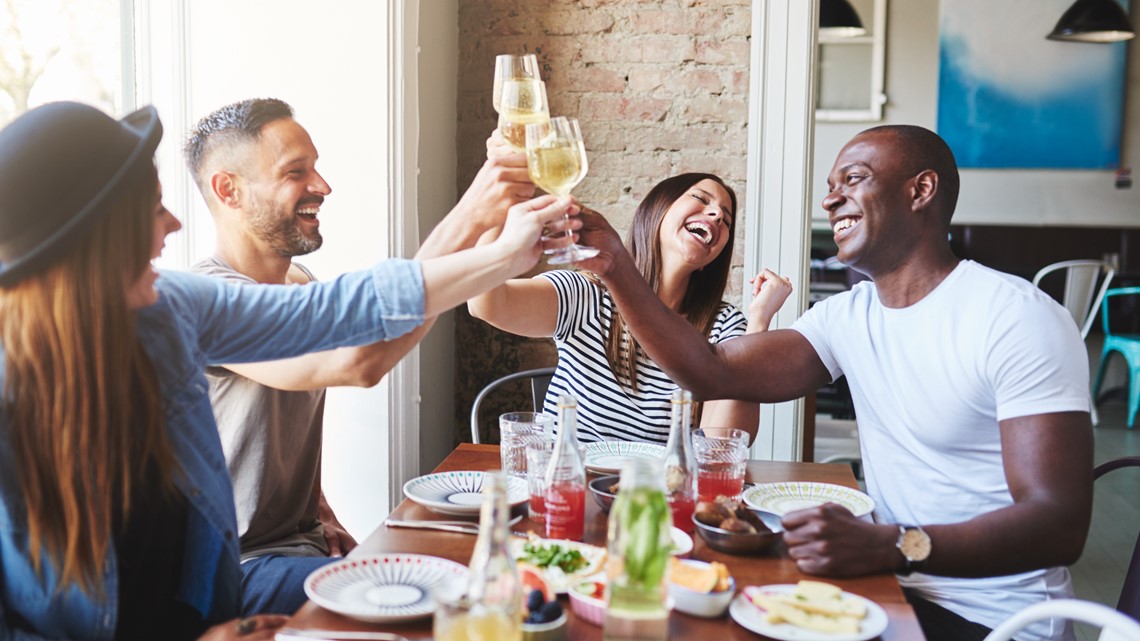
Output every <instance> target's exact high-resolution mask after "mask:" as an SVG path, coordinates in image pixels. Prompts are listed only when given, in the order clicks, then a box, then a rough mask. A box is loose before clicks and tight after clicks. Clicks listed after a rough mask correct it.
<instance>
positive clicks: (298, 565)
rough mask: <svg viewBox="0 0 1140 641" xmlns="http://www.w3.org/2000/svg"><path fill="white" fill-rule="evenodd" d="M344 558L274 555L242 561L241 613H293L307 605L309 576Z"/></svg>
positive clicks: (245, 614) (243, 614)
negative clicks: (306, 585)
mask: <svg viewBox="0 0 1140 641" xmlns="http://www.w3.org/2000/svg"><path fill="white" fill-rule="evenodd" d="M339 559H340V557H328V556H280V555H277V554H270V555H268V556H259V557H257V558H255V559H250V560H249V561H246V562H245V563H242V564H241V613H242V616H249V615H251V614H293V613H294V612H296V611H297V608H299V607H301V606H302V605H304V604H305V601H306V600H307V599H308V597H306V596H305V577H307V576H309V573H311V572H312V571H313V570H316V569H317V568H319V567H321V566H323V565H327V564H329V563H331V562H333V561H337V560H339Z"/></svg>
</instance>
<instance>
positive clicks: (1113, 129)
mask: <svg viewBox="0 0 1140 641" xmlns="http://www.w3.org/2000/svg"><path fill="white" fill-rule="evenodd" d="M1071 4H1072V0H954V1H953V2H941V3H940V5H941V8H940V15H939V62H940V65H939V75H938V133H939V135H941V136H942V137H943V138H944V139H945V140H946V142H947V143H948V144H949V145H950V148H951V149H952V150H953V151H954V156H955V157H956V158H957V160H958V164H959V166H960V167H964V168H970V167H974V168H991V169H993V168H1010V169H1014V168H1067V169H1114V168H1116V167H1117V166H1118V165H1119V164H1120V142H1121V131H1122V127H1123V117H1124V89H1125V82H1126V78H1125V60H1126V53H1127V50H1126V48H1125V47H1126V45H1125V43H1123V42H1120V43H1113V44H1086V43H1074V42H1056V41H1052V40H1046V39H1045V35H1046V34H1047V33H1049V32H1050V31H1052V29H1053V26H1054V25H1055V24H1056V22H1057V20H1058V19H1059V18H1060V17H1061V14H1062V13H1064V12H1065V10H1066V9H1068V8H1069V6H1070V5H1071Z"/></svg>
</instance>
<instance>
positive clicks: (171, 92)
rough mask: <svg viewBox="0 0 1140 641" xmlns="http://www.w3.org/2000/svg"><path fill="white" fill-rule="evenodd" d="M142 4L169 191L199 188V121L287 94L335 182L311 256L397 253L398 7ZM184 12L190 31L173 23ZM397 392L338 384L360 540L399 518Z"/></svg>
mask: <svg viewBox="0 0 1140 641" xmlns="http://www.w3.org/2000/svg"><path fill="white" fill-rule="evenodd" d="M139 5H141V6H142V12H143V14H144V15H141V16H140V18H141V19H142V21H143V22H141V23H140V24H146V25H147V27H146V29H149V37H150V39H151V42H150V49H151V54H152V55H151V56H150V57H149V61H148V63H147V64H149V65H151V66H150V68H149V69H143V70H140V75H141V76H142V77H143V84H147V83H150V84H152V85H153V86H154V91H153V95H151V96H144V97H143V98H144V100H143V101H144V102H154V103H155V104H156V105H157V106H158V108H159V110H160V113H161V114H162V115H163V121H164V124H165V126H166V135H165V139H164V141H163V148H162V149H161V150H160V158H161V159H162V160H161V164H162V167H161V171H162V178H163V182H164V184H167V185H170V186H173V185H177V184H178V183H188V182H189V178H188V174H187V172H186V170H185V168H184V165H183V163H182V162H181V160H180V158H179V157H178V155H177V150H178V147H179V146H180V145H181V142H182V140H183V139H184V137H185V132H186V131H187V130H188V129H189V127H190V126H191V124H192V123H193V122H194V121H196V120H197V119H198V118H200V117H201V116H203V115H205V114H206V113H208V112H210V111H212V110H214V109H216V108H218V107H220V106H222V105H224V104H227V103H230V102H233V101H235V100H240V99H243V98H249V97H259V96H260V97H265V96H269V97H276V98H281V99H283V100H285V101H286V102H288V103H290V104H291V105H293V107H294V109H295V110H296V118H297V120H298V122H300V123H301V124H302V125H303V126H304V127H305V128H306V129H308V131H309V133H310V135H311V136H312V138H313V142H314V144H315V145H316V147H317V150H318V152H319V153H320V160H319V162H318V164H317V167H318V169H319V170H320V172H321V173H322V175H323V176H324V177H325V178H326V179H327V180H328V182H329V184H330V185H331V186H332V194H331V196H330V197H329V198H328V200H327V201H326V203H325V205H324V207H323V208H322V210H321V223H322V224H321V231H322V234H323V235H324V237H325V243H324V247H322V249H320V250H319V251H317V252H315V253H313V254H311V255H309V256H305V257H303V258H301V259H300V260H301V262H303V263H304V264H305V265H307V266H308V267H310V268H311V269H313V271H314V272H315V273H316V274H317V275H318V277H319V278H321V279H329V278H331V277H333V276H336V275H337V274H340V273H343V272H345V271H350V270H353V269H359V268H363V267H367V266H368V265H371V264H373V263H375V262H377V261H378V260H380V259H383V258H386V257H387V253H388V247H389V242H388V238H387V234H388V218H387V214H388V212H387V211H385V210H386V203H387V200H388V193H387V189H388V181H387V176H388V167H387V162H388V161H387V136H388V125H387V123H388V114H387V110H388V100H387V62H386V58H387V55H388V54H387V49H388V43H387V38H386V36H385V34H386V33H387V26H386V25H387V19H388V17H387V16H388V7H387V3H384V2H376V3H366V2H353V3H326V4H322V5H321V6H320V7H319V10H318V8H317V7H316V5H314V4H313V3H311V2H306V1H305V0H242V1H240V2H237V1H234V0H193V1H192V2H189V1H186V2H185V3H184V4H183V3H182V2H169V3H168V2H161V3H148V2H145V1H144V2H140V3H139ZM180 9H181V10H182V11H184V13H183V16H184V20H182V21H181V24H183V25H184V28H183V30H182V31H181V32H178V30H177V29H176V28H175V27H173V26H172V25H176V24H179V20H178V19H177V15H176V14H177V12H178V11H179V10H180ZM181 37H184V38H185V40H186V45H187V48H186V52H187V56H186V57H185V70H186V76H187V77H188V79H189V94H188V95H189V99H188V100H179V98H178V91H177V89H176V88H174V87H172V86H171V84H170V81H169V78H170V77H171V76H175V75H177V67H178V61H177V58H178V54H177V53H176V51H175V50H176V49H177V47H178V43H177V40H178V39H179V38H181ZM169 189H170V188H169V186H168V191H169ZM190 189H191V190H193V187H190ZM188 194H189V195H187V196H185V197H184V198H183V199H182V200H181V202H178V203H177V207H176V211H177V213H178V214H179V215H180V216H181V217H182V218H183V219H184V220H187V221H189V223H190V224H189V225H188V228H189V229H188V232H189V233H187V234H183V236H184V238H183V239H182V240H181V245H182V247H181V250H182V251H181V252H180V253H182V254H184V256H185V260H186V261H187V262H193V261H195V260H197V259H199V258H201V257H203V256H205V255H208V254H209V253H210V252H211V251H212V249H213V245H214V240H213V234H214V232H213V223H212V221H211V219H210V215H209V212H208V211H207V210H206V208H205V205H204V204H203V203H202V200H201V198H200V196H198V194H197V192H196V190H193V191H191V192H188ZM175 200H176V201H178V200H179V199H177V198H176V199H175ZM170 204H171V205H172V208H175V203H170ZM387 385H388V384H387V381H385V382H382V383H381V384H380V385H378V386H376V387H374V388H371V389H356V388H351V389H344V388H342V389H335V390H330V392H329V395H328V401H327V404H326V409H325V443H324V466H323V487H324V491H325V494H326V496H327V497H328V499H329V502H330V503H331V505H332V506H333V508H334V510H336V512H337V514H338V516H339V518H340V520H341V522H342V523H343V524H344V525H345V526H346V527H347V528H348V530H349V531H350V532H351V533H352V534H353V535H354V536H355V537H357V538H358V539H360V538H363V537H364V536H366V535H367V534H369V533H370V532H371V531H372V530H373V529H374V528H375V527H376V526H377V525H378V524H379V523H380V521H381V520H382V519H383V518H384V517H385V516H386V515H387V514H388V511H389V505H388V485H389V483H388V475H387V471H388V461H389V451H388V449H389V447H388V435H387V420H388V419H387V417H388V409H389V408H388V402H387Z"/></svg>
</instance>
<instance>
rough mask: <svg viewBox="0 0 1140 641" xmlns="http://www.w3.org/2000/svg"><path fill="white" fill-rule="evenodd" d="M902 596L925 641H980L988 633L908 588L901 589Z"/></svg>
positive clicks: (977, 624) (987, 629)
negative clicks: (915, 616) (904, 597)
mask: <svg viewBox="0 0 1140 641" xmlns="http://www.w3.org/2000/svg"><path fill="white" fill-rule="evenodd" d="M903 594H905V595H906V601H907V603H909V604H910V606H911V607H912V608H914V613H915V615H917V616H918V624H919V625H920V626H922V634H923V635H925V636H926V641H982V640H983V639H985V638H986V635H987V634H989V633H990V629H989V628H987V627H986V626H984V625H982V624H980V623H974V622H973V621H969V620H967V619H964V618H962V617H961V616H959V615H957V614H955V613H953V612H951V611H950V610H947V609H946V608H944V607H942V606H940V605H938V604H937V603H934V602H931V601H927V600H926V599H924V598H922V597H920V596H918V594H916V593H915V591H914V590H911V589H910V588H903Z"/></svg>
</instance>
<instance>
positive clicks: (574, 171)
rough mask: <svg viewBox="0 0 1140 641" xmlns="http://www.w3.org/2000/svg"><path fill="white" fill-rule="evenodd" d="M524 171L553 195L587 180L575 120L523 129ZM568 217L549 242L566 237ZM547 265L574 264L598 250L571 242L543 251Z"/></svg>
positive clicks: (553, 120)
mask: <svg viewBox="0 0 1140 641" xmlns="http://www.w3.org/2000/svg"><path fill="white" fill-rule="evenodd" d="M526 168H527V173H529V174H530V179H531V180H532V181H533V182H534V184H535V185H537V186H538V187H539V188H540V189H542V190H543V191H545V192H546V193H548V194H554V195H555V196H566V195H568V194H569V193H570V190H572V189H574V187H575V185H577V184H578V183H580V182H582V179H583V178H585V177H586V171H587V170H588V169H589V164H588V163H587V162H586V145H585V144H583V142H582V130H581V129H580V128H579V127H578V119H577V118H566V117H564V116H558V117H556V118H551V119H550V120H549V121H547V122H540V123H535V124H530V125H527V127H526ZM569 223H570V217H569V216H566V217H565V219H564V221H563V225H562V229H561V230H559V231H557V232H555V233H551V234H550V235H548V236H546V238H548V239H554V238H560V237H563V236H568V235H570V234H571V233H572V232H571V231H570V228H569ZM546 253H547V254H548V257H547V259H546V262H548V263H550V264H551V265H563V264H566V263H576V262H578V261H582V260H585V259H587V258H593V257H594V256H597V255H598V250H597V249H595V248H593V247H585V246H582V245H579V244H577V243H571V244H569V245H567V246H565V247H560V248H558V249H548V250H546Z"/></svg>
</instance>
